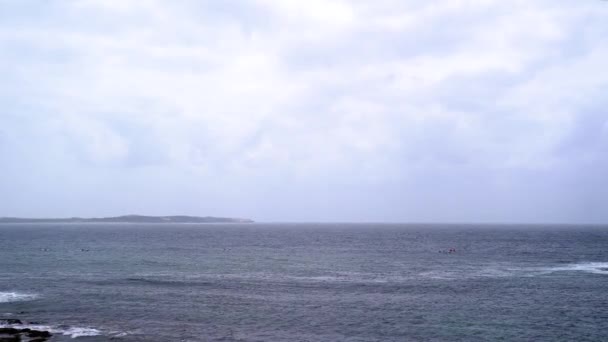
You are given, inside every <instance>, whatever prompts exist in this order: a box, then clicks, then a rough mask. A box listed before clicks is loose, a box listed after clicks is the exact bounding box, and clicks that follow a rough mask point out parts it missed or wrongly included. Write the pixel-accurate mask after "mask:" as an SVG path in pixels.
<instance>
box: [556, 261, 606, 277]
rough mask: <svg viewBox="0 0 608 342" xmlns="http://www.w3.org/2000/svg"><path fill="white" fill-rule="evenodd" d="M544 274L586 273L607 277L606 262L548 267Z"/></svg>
mask: <svg viewBox="0 0 608 342" xmlns="http://www.w3.org/2000/svg"><path fill="white" fill-rule="evenodd" d="M545 271H546V272H549V273H553V272H576V271H578V272H587V273H593V274H604V275H608V262H580V263H574V264H567V265H563V266H557V267H550V268H547V269H546V270H545Z"/></svg>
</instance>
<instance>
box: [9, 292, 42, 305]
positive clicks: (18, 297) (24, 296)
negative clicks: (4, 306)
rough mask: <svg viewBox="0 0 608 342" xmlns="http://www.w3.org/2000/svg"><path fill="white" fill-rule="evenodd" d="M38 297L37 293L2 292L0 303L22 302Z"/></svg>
mask: <svg viewBox="0 0 608 342" xmlns="http://www.w3.org/2000/svg"><path fill="white" fill-rule="evenodd" d="M36 298H38V295H36V294H30V293H19V292H0V303H10V302H21V301H26V300H34V299H36Z"/></svg>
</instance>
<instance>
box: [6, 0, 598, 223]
mask: <svg viewBox="0 0 608 342" xmlns="http://www.w3.org/2000/svg"><path fill="white" fill-rule="evenodd" d="M607 22H608V2H606V1H601V0H534V1H531V0H509V1H504V0H430V1H419V0H374V1H364V0H352V1H349V0H336V1H332V0H324V1H321V0H307V1H295V0H294V1H291V0H274V1H273V0H234V1H203V0H200V1H199V0H176V1H167V0H145V1H143V0H80V1H76V0H49V1H45V0H0V75H1V77H0V216H22V217H71V216H85V217H90V216H95V217H97V216H111V215H121V214H132V213H138V214H148V215H170V214H188V215H200V216H206V215H212V216H229V217H246V218H252V219H254V220H256V221H276V222H282V221H294V222H296V221H298V222H299V221H305V222H325V221H328V222H503V223H517V222H530V223H553V222H556V223H607V222H608V109H607V108H608V95H607V94H608V25H607V24H606V23H607Z"/></svg>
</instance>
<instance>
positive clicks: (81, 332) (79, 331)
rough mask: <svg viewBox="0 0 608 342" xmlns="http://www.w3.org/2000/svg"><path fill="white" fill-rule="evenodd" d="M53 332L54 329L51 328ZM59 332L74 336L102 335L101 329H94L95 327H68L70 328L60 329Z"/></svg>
mask: <svg viewBox="0 0 608 342" xmlns="http://www.w3.org/2000/svg"><path fill="white" fill-rule="evenodd" d="M51 332H53V331H52V330H51ZM58 333H61V334H63V335H66V336H70V337H72V338H76V337H82V336H98V335H101V332H100V331H99V330H97V329H93V328H68V329H66V330H63V331H60V332H58Z"/></svg>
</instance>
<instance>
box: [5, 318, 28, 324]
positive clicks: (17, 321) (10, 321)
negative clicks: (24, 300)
mask: <svg viewBox="0 0 608 342" xmlns="http://www.w3.org/2000/svg"><path fill="white" fill-rule="evenodd" d="M0 323H2V324H23V322H21V320H20V319H14V318H4V319H0Z"/></svg>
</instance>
